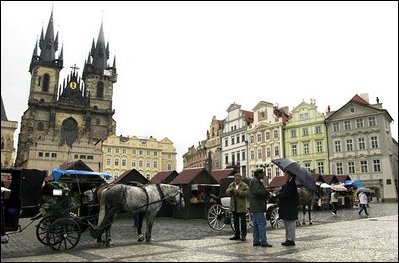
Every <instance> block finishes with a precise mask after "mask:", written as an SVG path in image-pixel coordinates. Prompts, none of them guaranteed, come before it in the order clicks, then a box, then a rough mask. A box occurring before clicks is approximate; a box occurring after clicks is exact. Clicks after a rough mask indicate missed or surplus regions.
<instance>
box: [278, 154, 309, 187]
mask: <svg viewBox="0 0 399 263" xmlns="http://www.w3.org/2000/svg"><path fill="white" fill-rule="evenodd" d="M272 162H273V163H274V164H275V165H277V166H278V167H279V168H280V169H281V170H283V171H284V172H291V173H293V174H294V175H296V180H297V181H298V182H299V183H300V184H302V185H304V186H306V187H307V188H309V189H310V190H314V191H316V190H317V187H316V181H315V179H314V178H313V176H312V175H311V174H310V172H309V171H308V170H307V169H306V168H305V167H303V166H301V165H300V164H299V163H297V162H296V161H294V160H291V159H288V158H280V159H274V160H272Z"/></svg>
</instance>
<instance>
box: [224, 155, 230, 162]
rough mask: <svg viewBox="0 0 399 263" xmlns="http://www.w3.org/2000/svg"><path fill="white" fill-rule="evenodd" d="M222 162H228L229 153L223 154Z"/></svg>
mask: <svg viewBox="0 0 399 263" xmlns="http://www.w3.org/2000/svg"><path fill="white" fill-rule="evenodd" d="M224 162H225V163H226V165H227V164H228V163H229V155H228V154H225V155H224Z"/></svg>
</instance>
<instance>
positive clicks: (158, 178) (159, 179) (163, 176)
mask: <svg viewBox="0 0 399 263" xmlns="http://www.w3.org/2000/svg"><path fill="white" fill-rule="evenodd" d="M173 175H176V176H177V175H179V174H178V173H177V172H176V171H175V170H173V171H163V172H158V173H157V174H156V175H154V176H153V177H152V178H151V180H150V182H151V183H153V184H160V183H170V181H172V180H168V177H169V176H173ZM176 176H175V177H176Z"/></svg>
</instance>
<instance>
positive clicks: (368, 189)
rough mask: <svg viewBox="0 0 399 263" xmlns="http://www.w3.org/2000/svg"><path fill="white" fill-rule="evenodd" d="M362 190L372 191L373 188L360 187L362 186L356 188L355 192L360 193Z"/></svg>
mask: <svg viewBox="0 0 399 263" xmlns="http://www.w3.org/2000/svg"><path fill="white" fill-rule="evenodd" d="M360 192H364V193H372V192H373V190H371V189H370V188H368V187H360V188H358V189H356V192H355V193H356V194H358V193H360Z"/></svg>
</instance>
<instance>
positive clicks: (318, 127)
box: [315, 125, 321, 134]
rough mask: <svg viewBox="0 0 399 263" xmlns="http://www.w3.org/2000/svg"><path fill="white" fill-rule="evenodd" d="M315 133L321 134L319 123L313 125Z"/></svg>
mask: <svg viewBox="0 0 399 263" xmlns="http://www.w3.org/2000/svg"><path fill="white" fill-rule="evenodd" d="M315 133H316V134H321V126H320V125H317V126H316V127H315Z"/></svg>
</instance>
